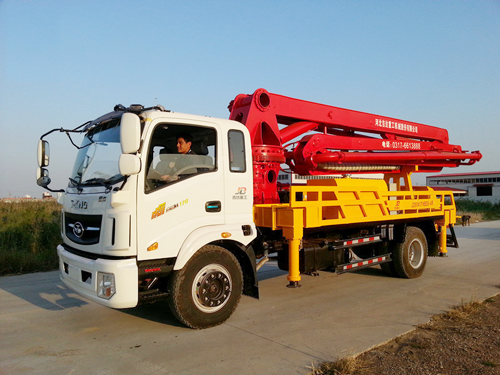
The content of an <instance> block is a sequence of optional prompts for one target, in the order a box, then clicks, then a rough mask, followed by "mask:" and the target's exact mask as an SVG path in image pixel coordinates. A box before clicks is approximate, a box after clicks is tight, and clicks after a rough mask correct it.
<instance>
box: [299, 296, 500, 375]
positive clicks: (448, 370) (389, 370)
mask: <svg viewBox="0 0 500 375" xmlns="http://www.w3.org/2000/svg"><path fill="white" fill-rule="evenodd" d="M499 287H500V286H499ZM499 318H500V294H497V295H496V296H493V297H491V298H488V299H486V300H484V301H481V302H478V301H472V302H470V303H464V302H463V301H462V304H461V305H459V306H457V307H455V308H454V309H452V310H450V311H447V312H445V313H443V314H440V315H435V316H433V317H432V318H431V320H430V322H428V323H425V324H422V325H420V326H418V327H417V328H416V329H415V330H413V331H411V332H408V333H406V334H404V335H402V336H399V337H396V338H395V339H393V340H391V341H389V342H386V343H384V344H382V345H380V346H377V347H375V348H372V349H370V350H368V351H366V352H364V353H361V354H358V355H353V356H349V357H346V358H341V359H339V360H338V361H336V362H324V363H321V364H318V365H316V366H314V365H313V366H311V367H310V369H311V371H310V372H309V374H308V375H405V374H408V375H409V374H443V375H444V374H453V375H459V374H464V375H470V374H482V375H487V374H500V360H499V358H500V340H499V338H498V333H499V332H500V319H499Z"/></svg>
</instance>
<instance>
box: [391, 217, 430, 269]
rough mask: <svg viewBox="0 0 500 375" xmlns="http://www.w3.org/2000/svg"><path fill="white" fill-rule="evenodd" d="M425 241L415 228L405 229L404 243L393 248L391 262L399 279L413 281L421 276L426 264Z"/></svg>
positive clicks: (423, 236)
mask: <svg viewBox="0 0 500 375" xmlns="http://www.w3.org/2000/svg"><path fill="white" fill-rule="evenodd" d="M427 252H428V251H427V240H426V238H425V235H424V232H422V230H421V229H420V228H417V227H407V228H406V233H405V241H404V242H403V243H401V244H397V245H396V246H394V249H393V251H392V261H393V263H394V270H395V271H396V274H397V275H398V276H399V277H402V278H405V279H414V278H417V277H419V276H420V275H422V273H423V272H424V269H425V264H426V263H427Z"/></svg>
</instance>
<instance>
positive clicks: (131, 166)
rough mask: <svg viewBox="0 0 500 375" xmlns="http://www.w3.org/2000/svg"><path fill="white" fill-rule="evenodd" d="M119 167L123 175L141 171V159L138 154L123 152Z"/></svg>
mask: <svg viewBox="0 0 500 375" xmlns="http://www.w3.org/2000/svg"><path fill="white" fill-rule="evenodd" d="M118 168H119V169H120V174H121V175H122V176H131V175H134V174H137V173H139V172H140V171H141V159H139V157H138V156H137V155H130V154H121V155H120V160H119V161H118Z"/></svg>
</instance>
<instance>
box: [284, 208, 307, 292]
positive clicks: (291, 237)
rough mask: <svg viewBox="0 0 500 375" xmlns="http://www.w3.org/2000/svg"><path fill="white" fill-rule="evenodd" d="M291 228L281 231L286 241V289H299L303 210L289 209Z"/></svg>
mask: <svg viewBox="0 0 500 375" xmlns="http://www.w3.org/2000/svg"><path fill="white" fill-rule="evenodd" d="M289 213H291V215H292V217H290V218H289V219H291V226H287V227H285V228H284V229H283V236H284V237H285V238H286V239H287V241H288V277H287V279H288V281H289V284H288V285H287V287H288V288H300V284H299V281H300V280H301V279H300V244H301V241H302V237H303V235H304V216H303V215H304V211H303V209H293V208H292V209H291V210H290V211H289Z"/></svg>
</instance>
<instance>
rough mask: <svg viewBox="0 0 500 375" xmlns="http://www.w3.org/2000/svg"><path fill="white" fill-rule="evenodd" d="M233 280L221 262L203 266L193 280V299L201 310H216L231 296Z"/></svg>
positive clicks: (209, 311) (210, 311)
mask: <svg viewBox="0 0 500 375" xmlns="http://www.w3.org/2000/svg"><path fill="white" fill-rule="evenodd" d="M231 290H232V280H231V275H230V274H229V272H228V270H227V269H226V268H225V267H223V266H221V265H220V264H210V265H208V266H205V267H203V268H202V269H201V270H200V272H198V274H197V275H196V277H195V278H194V281H193V287H192V296H193V301H194V303H195V304H196V307H198V308H199V309H200V310H201V311H204V312H207V313H213V312H216V311H218V310H220V309H222V307H224V305H225V304H226V303H227V301H228V300H229V297H230V296H231Z"/></svg>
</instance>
